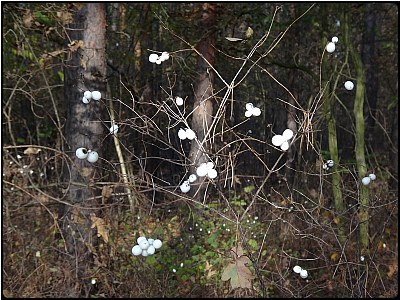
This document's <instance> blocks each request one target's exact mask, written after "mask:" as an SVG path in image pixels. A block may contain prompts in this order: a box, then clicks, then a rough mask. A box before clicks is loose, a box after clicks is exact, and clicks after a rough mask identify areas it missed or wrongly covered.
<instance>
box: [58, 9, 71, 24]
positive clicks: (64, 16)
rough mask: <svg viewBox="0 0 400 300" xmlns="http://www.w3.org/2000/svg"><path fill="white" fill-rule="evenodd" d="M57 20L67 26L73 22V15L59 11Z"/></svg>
mask: <svg viewBox="0 0 400 300" xmlns="http://www.w3.org/2000/svg"><path fill="white" fill-rule="evenodd" d="M57 18H58V19H59V20H61V24H63V25H66V24H69V23H71V22H72V20H73V18H72V14H71V13H70V12H67V11H58V12H57Z"/></svg>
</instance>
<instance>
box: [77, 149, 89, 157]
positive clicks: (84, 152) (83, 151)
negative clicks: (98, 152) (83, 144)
mask: <svg viewBox="0 0 400 300" xmlns="http://www.w3.org/2000/svg"><path fill="white" fill-rule="evenodd" d="M75 155H76V157H77V158H79V159H85V158H87V157H88V151H87V149H86V148H78V149H76V151H75Z"/></svg>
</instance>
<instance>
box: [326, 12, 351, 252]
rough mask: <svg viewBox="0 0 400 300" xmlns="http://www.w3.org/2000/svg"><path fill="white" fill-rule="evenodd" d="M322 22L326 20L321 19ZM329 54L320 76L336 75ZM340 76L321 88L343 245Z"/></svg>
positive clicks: (340, 72)
mask: <svg viewBox="0 0 400 300" xmlns="http://www.w3.org/2000/svg"><path fill="white" fill-rule="evenodd" d="M323 19H324V20H326V18H324V17H323ZM326 29H327V24H326V22H325V21H324V22H323V30H324V32H323V40H322V46H323V47H325V46H326V45H327V43H328V34H327V32H326ZM329 55H330V54H329V53H325V55H324V58H323V61H322V64H323V66H322V72H323V74H322V76H327V75H329V74H332V73H336V72H335V71H336V68H337V63H336V64H335V65H334V69H335V71H333V70H332V68H328V60H331V59H332V58H331V57H328V56H329ZM347 57H348V53H346V56H345V62H343V65H342V68H341V70H340V71H339V72H338V74H342V72H343V68H344V66H345V65H346V64H347ZM339 78H340V75H338V77H336V78H335V81H334V82H333V83H332V82H331V81H332V80H333V77H332V76H331V78H329V79H328V80H323V81H322V86H321V88H324V87H325V86H326V90H325V91H324V95H323V109H324V117H325V120H326V123H327V124H328V148H329V155H330V157H329V159H331V160H333V161H334V165H333V167H332V168H330V170H329V172H330V173H332V175H331V179H332V195H333V202H334V206H335V210H336V213H337V214H338V218H337V220H338V223H337V229H338V238H339V242H340V244H341V245H344V244H345V241H346V229H345V228H346V227H345V218H344V217H343V216H342V213H343V211H344V204H343V194H342V190H341V183H342V179H341V175H340V170H339V149H338V141H337V131H336V119H335V115H334V107H335V90H336V88H337V86H338V82H339Z"/></svg>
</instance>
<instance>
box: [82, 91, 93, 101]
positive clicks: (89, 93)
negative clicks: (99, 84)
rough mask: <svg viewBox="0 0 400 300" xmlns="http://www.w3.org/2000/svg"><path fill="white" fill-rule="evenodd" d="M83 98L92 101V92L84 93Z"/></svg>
mask: <svg viewBox="0 0 400 300" xmlns="http://www.w3.org/2000/svg"><path fill="white" fill-rule="evenodd" d="M83 97H85V98H86V99H88V100H90V99H92V92H91V91H86V92H84V93H83Z"/></svg>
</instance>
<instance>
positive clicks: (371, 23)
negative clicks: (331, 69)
mask: <svg viewBox="0 0 400 300" xmlns="http://www.w3.org/2000/svg"><path fill="white" fill-rule="evenodd" d="M376 21H377V13H376V7H375V4H374V3H366V4H365V12H364V23H365V31H364V35H363V43H362V60H363V63H364V67H365V77H366V104H367V105H366V106H365V109H366V110H367V111H365V112H364V115H365V116H366V120H365V121H366V123H365V125H366V128H365V131H366V132H367V136H366V138H367V140H368V141H369V142H371V141H373V139H374V138H376V136H377V135H376V134H375V132H374V126H375V112H376V105H377V102H378V88H379V77H378V76H377V72H376V65H375V61H376V57H377V53H376V47H375V35H376ZM368 110H369V111H368ZM371 144H372V145H374V144H377V143H376V141H375V143H374V142H372V143H371Z"/></svg>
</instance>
